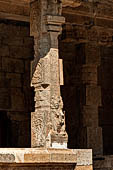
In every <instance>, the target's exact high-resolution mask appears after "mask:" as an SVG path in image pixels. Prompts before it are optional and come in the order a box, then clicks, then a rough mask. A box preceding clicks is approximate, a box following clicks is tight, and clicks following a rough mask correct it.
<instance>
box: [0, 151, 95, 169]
mask: <svg viewBox="0 0 113 170" xmlns="http://www.w3.org/2000/svg"><path fill="white" fill-rule="evenodd" d="M15 167H16V170H23V169H26V168H27V169H29V170H35V169H36V170H37V169H38V170H42V169H43V170H51V169H54V170H59V169H60V170H75V169H76V170H78V169H81V168H82V169H84V170H87V169H89V170H92V150H69V149H37V148H23V149H10V148H8V149H7V148H5V149H2V148H1V149H0V169H1V170H2V169H3V170H4V169H6V170H13V169H14V168H15Z"/></svg>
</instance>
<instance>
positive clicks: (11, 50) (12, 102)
mask: <svg viewBox="0 0 113 170" xmlns="http://www.w3.org/2000/svg"><path fill="white" fill-rule="evenodd" d="M29 35H30V33H29V24H27V23H24V22H13V21H7V20H0V122H1V123H0V147H19V146H20V147H30V133H31V132H30V131H31V130H30V121H31V120H30V112H31V111H32V110H33V109H32V108H33V107H32V103H33V89H32V88H31V87H30V62H31V60H32V59H33V55H34V54H33V39H32V38H31V37H30V36H29Z"/></svg>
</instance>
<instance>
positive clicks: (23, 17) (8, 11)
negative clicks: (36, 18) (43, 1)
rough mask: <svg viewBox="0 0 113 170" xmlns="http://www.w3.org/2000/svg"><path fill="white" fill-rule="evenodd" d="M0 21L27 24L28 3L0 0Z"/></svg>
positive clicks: (21, 0)
mask: <svg viewBox="0 0 113 170" xmlns="http://www.w3.org/2000/svg"><path fill="white" fill-rule="evenodd" d="M0 19H10V20H17V21H25V22H29V3H28V2H27V1H26V2H25V1H23V0H20V1H14V0H6V1H3V0H0Z"/></svg>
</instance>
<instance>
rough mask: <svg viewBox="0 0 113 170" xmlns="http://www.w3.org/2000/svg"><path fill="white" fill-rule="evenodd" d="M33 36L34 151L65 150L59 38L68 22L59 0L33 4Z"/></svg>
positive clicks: (31, 19)
mask: <svg viewBox="0 0 113 170" xmlns="http://www.w3.org/2000/svg"><path fill="white" fill-rule="evenodd" d="M30 7H31V11H30V24H31V35H32V36H34V50H35V57H34V61H33V63H32V86H34V88H35V112H33V113H32V115H31V131H32V132H31V138H32V139H31V141H32V147H53V148H54V147H57V148H58V147H60V148H66V144H67V135H66V132H65V120H64V113H63V111H62V108H63V103H62V98H61V95H60V72H59V54H58V36H59V34H60V33H61V31H62V24H63V23H64V22H65V19H64V18H63V17H62V16H61V9H62V4H61V1H58V0H57V1H56V0H31V3H30Z"/></svg>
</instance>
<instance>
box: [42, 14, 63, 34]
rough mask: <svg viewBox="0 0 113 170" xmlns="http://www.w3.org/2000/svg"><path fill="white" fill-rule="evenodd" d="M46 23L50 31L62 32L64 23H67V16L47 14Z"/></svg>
mask: <svg viewBox="0 0 113 170" xmlns="http://www.w3.org/2000/svg"><path fill="white" fill-rule="evenodd" d="M45 20H46V24H47V26H48V31H52V32H53V31H54V32H61V31H62V24H64V23H65V18H64V17H62V16H52V15H47V16H46V18H45Z"/></svg>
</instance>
